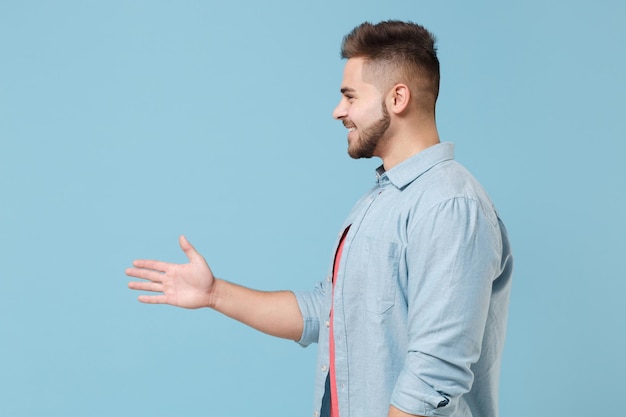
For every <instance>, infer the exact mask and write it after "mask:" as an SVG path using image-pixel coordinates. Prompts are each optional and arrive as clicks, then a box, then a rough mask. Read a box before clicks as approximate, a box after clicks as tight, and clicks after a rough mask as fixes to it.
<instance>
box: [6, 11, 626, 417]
mask: <svg viewBox="0 0 626 417" xmlns="http://www.w3.org/2000/svg"><path fill="white" fill-rule="evenodd" d="M625 9H626V7H625V6H624V3H623V2H620V1H596V2H580V1H551V2H544V1H536V0H533V1H525V2H515V3H514V4H508V5H505V4H504V3H501V2H495V1H471V2H470V1H439V2H434V1H433V2H423V1H417V0H412V1H409V0H406V1H386V2H382V1H379V2H376V1H372V0H359V1H356V0H346V1H328V0H317V1H315V2H294V1H286V0H280V1H267V2H257V1H251V0H238V1H231V2H228V3H225V2H214V1H199V0H198V1H191V0H189V1H178V2H173V1H172V2H167V1H119V0H109V1H101V2H90V1H55V2H52V1H50V2H46V1H27V0H26V1H19V2H17V1H8V0H2V1H1V2H0V300H1V301H0V415H1V416H7V417H22V416H107V417H109V416H148V415H150V416H190V417H191V416H209V415H213V416H243V415H261V416H270V415H271V416H308V415H311V412H312V386H313V382H312V381H313V374H314V372H315V369H314V356H315V348H314V347H313V348H309V349H301V348H299V347H298V346H297V345H296V344H294V343H292V342H289V341H284V340H278V339H272V338H270V337H267V336H265V335H262V334H257V333H256V332H254V331H252V330H249V329H248V328H246V327H245V326H243V325H241V324H239V323H234V322H231V321H229V320H228V319H226V318H223V317H221V316H219V315H218V314H217V313H215V312H212V311H208V310H204V311H187V310H179V309H176V308H172V307H169V306H147V305H142V304H140V303H138V302H137V301H136V296H137V294H136V293H134V292H131V291H130V290H128V289H127V288H126V283H127V278H126V277H125V275H124V269H125V268H126V267H127V266H129V265H130V263H131V261H132V260H133V259H135V258H156V259H162V260H169V261H175V262H182V261H184V260H185V258H184V255H183V254H182V253H181V252H180V250H179V249H178V246H177V237H178V235H179V234H183V233H184V234H186V235H187V236H188V237H189V239H190V240H191V241H192V243H194V244H195V245H196V247H197V248H198V249H199V250H200V251H201V252H202V253H203V254H204V255H205V256H206V258H207V259H208V261H209V263H210V264H211V266H212V268H213V270H214V272H215V273H216V275H218V276H220V277H224V278H227V279H231V280H234V281H236V282H239V283H241V284H244V285H248V286H252V287H255V288H260V289H267V290H271V289H282V288H291V289H307V288H311V287H312V286H313V285H314V283H315V282H316V281H317V280H319V279H321V278H322V277H323V276H324V274H325V272H326V269H327V263H328V261H329V259H330V256H331V252H332V247H331V246H332V244H333V240H334V237H335V234H336V233H337V232H338V231H339V230H338V228H339V226H340V224H341V221H342V220H343V217H344V216H345V215H346V214H347V213H348V211H349V209H350V207H351V206H352V204H353V203H354V202H355V200H356V199H357V198H358V197H359V196H360V195H361V194H362V193H363V192H364V191H365V190H366V189H367V187H369V186H370V185H371V184H372V182H373V180H374V174H373V169H374V168H375V167H376V166H377V165H378V160H369V161H353V160H351V159H350V158H349V157H348V156H347V155H346V131H345V129H344V128H343V127H342V126H341V124H340V123H338V122H336V121H334V120H332V118H331V111H332V109H333V107H334V106H335V104H336V102H337V100H338V99H339V93H338V88H339V84H340V82H341V72H342V68H343V62H342V61H341V60H340V59H339V56H338V51H339V44H340V41H341V38H342V37H343V35H345V34H346V33H347V32H348V31H349V30H351V29H352V28H353V27H354V26H356V25H357V24H359V23H361V22H362V21H364V20H370V21H380V20H384V19H388V18H398V19H408V20H414V21H417V22H420V23H422V24H424V25H426V26H427V27H428V28H430V29H431V30H432V31H433V32H435V33H436V34H437V36H438V46H439V51H440V60H441V64H442V90H441V96H440V101H439V107H438V124H439V128H440V133H441V136H442V138H443V139H444V140H449V141H454V142H455V143H456V144H457V159H458V160H459V161H461V162H462V163H463V164H465V165H466V166H467V167H468V168H469V169H470V170H472V171H473V172H474V174H475V175H476V176H477V177H478V178H479V180H481V182H482V183H483V184H484V185H485V187H486V188H487V189H488V191H489V193H490V195H491V196H492V198H493V200H494V202H495V203H496V205H497V206H498V208H499V211H500V213H501V215H502V217H503V218H504V219H505V221H506V223H507V225H508V228H509V232H510V236H511V239H512V243H513V247H514V251H515V256H516V271H515V283H514V288H513V295H512V301H511V312H510V321H509V332H508V339H507V345H506V351H505V358H504V363H503V370H502V388H501V414H502V416H506V417H516V416H526V415H528V414H533V415H542V416H569V415H576V416H581V415H598V414H602V415H622V413H623V411H622V410H621V408H622V406H621V398H622V396H623V391H624V388H625V387H626V385H625V383H624V377H623V376H624V374H626V358H625V352H626V332H625V324H624V323H625V317H626V307H625V304H626V303H625V302H624V294H625V292H626V282H625V278H626V274H625V273H624V255H625V250H626V244H625V243H624V234H625V233H626V220H625V218H624V215H625V213H626V168H625V164H624V157H623V154H624V151H625V150H626V146H625V142H626V141H625V139H626V120H625V119H626V117H625V116H626V112H625V110H626V108H625V105H624V101H625V99H626V81H625V79H626V77H625V74H626V54H625V49H624V48H625V47H624V45H625V44H626V25H624V22H625V21H626V10H625Z"/></svg>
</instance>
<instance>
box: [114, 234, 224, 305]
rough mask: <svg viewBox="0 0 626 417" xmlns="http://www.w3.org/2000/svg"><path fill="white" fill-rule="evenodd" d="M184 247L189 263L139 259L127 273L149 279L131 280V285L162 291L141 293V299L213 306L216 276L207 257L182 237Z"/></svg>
mask: <svg viewBox="0 0 626 417" xmlns="http://www.w3.org/2000/svg"><path fill="white" fill-rule="evenodd" d="M179 243H180V248H181V249H182V250H183V252H185V255H187V258H188V259H189V263H187V264H173V263H168V262H160V261H149V260H136V261H134V262H133V268H128V269H127V270H126V275H128V276H130V277H134V278H141V279H144V280H146V281H131V282H129V283H128V288H130V289H133V290H140V291H149V292H157V293H161V294H158V295H140V296H139V301H140V302H142V303H148V304H170V305H173V306H177V307H184V308H200V307H209V306H210V305H211V291H212V289H213V287H214V285H215V277H214V276H213V272H211V268H209V265H208V264H207V262H206V261H205V259H204V258H203V257H202V255H200V254H199V253H198V251H196V249H195V248H194V247H193V246H192V245H191V243H189V242H188V241H187V239H186V238H185V237H184V236H181V237H180V239H179Z"/></svg>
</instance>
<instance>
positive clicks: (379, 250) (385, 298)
mask: <svg viewBox="0 0 626 417" xmlns="http://www.w3.org/2000/svg"><path fill="white" fill-rule="evenodd" d="M365 243H366V244H365V256H366V260H367V261H366V269H365V285H364V287H365V309H366V310H367V311H369V312H371V313H375V314H383V313H385V312H386V311H387V310H389V309H390V308H391V307H393V305H394V303H395V299H396V283H397V281H398V269H399V266H400V245H399V244H397V243H394V242H385V241H381V240H377V239H368V240H367V241H366V242H365Z"/></svg>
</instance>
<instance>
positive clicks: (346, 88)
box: [339, 87, 356, 94]
mask: <svg viewBox="0 0 626 417" xmlns="http://www.w3.org/2000/svg"><path fill="white" fill-rule="evenodd" d="M339 91H341V94H346V93H354V92H356V90H355V89H354V88H350V87H343V88H342V89H341V90H339Z"/></svg>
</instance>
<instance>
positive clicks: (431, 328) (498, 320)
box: [126, 21, 512, 417]
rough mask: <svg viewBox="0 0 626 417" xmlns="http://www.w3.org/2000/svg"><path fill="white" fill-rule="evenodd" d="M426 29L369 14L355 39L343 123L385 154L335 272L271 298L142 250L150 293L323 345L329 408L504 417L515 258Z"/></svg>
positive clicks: (319, 409) (328, 412)
mask: <svg viewBox="0 0 626 417" xmlns="http://www.w3.org/2000/svg"><path fill="white" fill-rule="evenodd" d="M434 43H435V41H434V37H433V36H432V35H431V34H430V33H429V32H428V31H427V30H426V29H424V28H423V27H422V26H419V25H416V24H413V23H406V22H398V21H388V22H382V23H379V24H376V25H372V24H369V23H364V24H362V25H360V26H358V27H357V28H355V29H354V30H353V31H352V32H351V33H350V34H348V35H347V36H346V37H345V38H344V41H343V45H342V56H343V58H346V59H347V62H346V65H345V71H344V76H343V82H342V85H341V93H342V98H341V101H340V102H339V105H338V106H337V108H336V109H335V110H334V112H333V117H335V118H336V119H338V120H340V121H342V122H343V124H344V125H345V127H346V128H347V129H348V153H349V155H350V156H351V157H353V158H370V157H373V156H376V157H379V158H381V159H382V165H381V166H380V167H379V168H378V169H377V175H378V178H377V183H376V185H375V186H374V187H373V188H372V189H371V190H370V191H369V192H368V193H367V194H366V195H365V196H364V197H363V198H362V199H361V200H360V201H359V202H357V204H356V206H355V207H354V209H353V210H352V212H351V213H350V214H349V216H348V218H347V219H346V221H345V224H344V226H343V228H342V233H341V235H340V236H341V237H340V238H339V239H338V241H337V243H336V248H337V249H336V253H335V259H334V262H333V265H331V268H330V272H329V275H328V278H327V279H326V280H324V281H323V282H321V283H320V284H318V286H317V287H316V288H315V289H314V290H313V291H310V292H296V293H294V292H289V291H278V292H261V291H255V290H252V289H248V288H244V287H241V286H238V285H236V284H233V283H230V282H227V281H224V280H221V279H218V278H216V277H214V276H213V274H212V272H211V270H210V268H209V266H208V265H207V263H206V261H205V260H204V258H203V257H202V256H201V255H200V254H199V253H198V252H197V251H196V250H195V249H194V248H193V247H192V246H191V244H190V243H189V242H187V240H186V239H185V238H184V237H181V239H180V246H181V248H182V250H183V251H184V252H185V253H186V254H187V256H188V258H189V263H188V264H184V265H176V264H170V263H164V262H158V261H145V260H139V261H135V262H134V263H133V265H134V268H129V269H128V270H127V271H126V273H127V274H128V275H129V276H132V277H136V278H141V279H144V280H146V281H140V282H138V281H133V282H130V283H129V287H130V288H131V289H136V290H144V291H153V292H158V293H162V294H159V295H142V296H140V297H139V300H140V301H141V302H144V303H166V304H171V305H175V306H180V307H185V308H199V307H209V308H213V309H215V310H217V311H219V312H221V313H223V314H226V315H227V316H229V317H232V318H234V319H236V320H239V321H241V322H243V323H246V324H248V325H250V326H252V327H253V328H255V329H258V330H260V331H262V332H265V333H268V334H270V335H274V336H278V337H283V338H287V339H292V340H295V341H297V342H298V343H300V344H301V345H303V346H307V345H309V344H311V343H314V342H317V343H318V344H319V350H318V352H319V353H318V367H319V369H318V370H319V372H317V377H316V381H315V415H316V416H333V417H339V416H341V417H350V416H351V417H370V416H371V417H380V416H384V415H387V416H390V417H392V416H463V417H467V416H474V417H488V416H496V415H497V413H498V411H497V410H498V404H497V392H498V378H499V372H500V361H501V356H502V349H503V344H504V335H505V327H506V320H507V311H508V300H509V292H510V283H511V271H512V257H511V253H510V249H509V243H508V239H507V235H506V230H505V228H504V226H503V224H502V222H501V221H500V219H499V218H498V215H497V213H496V211H495V209H494V208H493V205H492V203H491V202H490V200H489V198H488V196H487V194H486V193H485V192H484V190H483V189H482V187H481V186H480V185H479V184H478V182H477V181H476V180H475V179H474V178H473V177H472V176H471V175H470V174H469V173H468V172H467V171H466V170H465V169H464V168H463V167H461V166H460V165H459V164H458V163H456V162H455V161H454V160H453V145H452V144H450V143H440V141H439V135H438V133H437V128H436V124H435V102H436V100H437V95H438V90H439V62H438V59H437V56H436V50H435V46H434Z"/></svg>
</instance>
